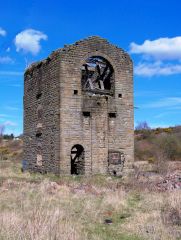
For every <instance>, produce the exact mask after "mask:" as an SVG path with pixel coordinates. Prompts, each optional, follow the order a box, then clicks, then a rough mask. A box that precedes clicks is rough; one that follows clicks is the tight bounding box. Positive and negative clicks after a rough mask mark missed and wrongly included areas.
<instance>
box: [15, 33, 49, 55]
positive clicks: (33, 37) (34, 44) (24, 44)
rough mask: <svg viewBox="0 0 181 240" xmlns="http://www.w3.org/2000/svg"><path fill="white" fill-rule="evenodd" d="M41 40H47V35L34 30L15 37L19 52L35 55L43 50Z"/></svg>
mask: <svg viewBox="0 0 181 240" xmlns="http://www.w3.org/2000/svg"><path fill="white" fill-rule="evenodd" d="M41 39H43V40H46V39H47V35H45V34H43V33H42V32H40V31H37V30H34V29H27V30H24V31H22V32H20V33H19V34H17V35H16V37H15V45H16V51H17V52H19V51H20V49H22V50H23V51H24V52H31V53H32V54H34V55H35V54H37V53H38V52H39V51H40V49H41V46H40V40H41Z"/></svg>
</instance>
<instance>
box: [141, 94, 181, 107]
mask: <svg viewBox="0 0 181 240" xmlns="http://www.w3.org/2000/svg"><path fill="white" fill-rule="evenodd" d="M140 107H141V108H168V109H175V108H178V107H181V97H169V98H163V99H161V100H159V101H157V102H154V103H149V104H144V105H142V106H140Z"/></svg>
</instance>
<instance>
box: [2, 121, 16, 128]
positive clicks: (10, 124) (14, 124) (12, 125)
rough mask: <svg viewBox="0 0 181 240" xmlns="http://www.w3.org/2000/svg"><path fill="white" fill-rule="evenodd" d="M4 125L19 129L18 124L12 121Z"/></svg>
mask: <svg viewBox="0 0 181 240" xmlns="http://www.w3.org/2000/svg"><path fill="white" fill-rule="evenodd" d="M4 125H5V126H10V127H17V126H18V124H16V123H13V122H11V121H6V122H5V123H4Z"/></svg>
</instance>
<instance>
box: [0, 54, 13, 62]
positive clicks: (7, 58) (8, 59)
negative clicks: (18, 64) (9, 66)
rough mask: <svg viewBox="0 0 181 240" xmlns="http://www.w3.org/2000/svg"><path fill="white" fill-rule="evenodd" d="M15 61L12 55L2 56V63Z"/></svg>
mask: <svg viewBox="0 0 181 240" xmlns="http://www.w3.org/2000/svg"><path fill="white" fill-rule="evenodd" d="M13 62H14V61H13V60H12V59H11V58H10V57H8V56H6V57H0V63H13Z"/></svg>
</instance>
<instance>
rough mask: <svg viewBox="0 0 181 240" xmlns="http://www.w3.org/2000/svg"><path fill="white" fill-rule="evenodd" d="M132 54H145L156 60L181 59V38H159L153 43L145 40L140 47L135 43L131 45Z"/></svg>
mask: <svg viewBox="0 0 181 240" xmlns="http://www.w3.org/2000/svg"><path fill="white" fill-rule="evenodd" d="M130 53H135V54H144V55H146V57H149V56H151V57H154V58H155V59H160V60H163V59H165V60H166V59H167V60H168V59H172V60H173V59H179V60H180V59H181V37H174V38H159V39H156V40H153V41H150V40H145V41H144V43H143V44H141V45H139V44H136V43H134V42H132V43H131V44H130Z"/></svg>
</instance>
